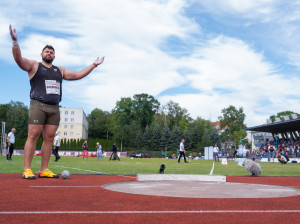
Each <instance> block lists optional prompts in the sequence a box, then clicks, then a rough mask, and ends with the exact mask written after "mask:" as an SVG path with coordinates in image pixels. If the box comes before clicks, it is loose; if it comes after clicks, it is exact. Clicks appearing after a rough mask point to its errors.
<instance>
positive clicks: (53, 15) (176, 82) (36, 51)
mask: <svg viewBox="0 0 300 224" xmlns="http://www.w3.org/2000/svg"><path fill="white" fill-rule="evenodd" d="M186 2H188V3H186ZM190 2H191V1H185V0H169V1H156V0H154V1H146V0H145V1H142V0H141V1H135V0H122V1H118V0H102V1H96V0H93V1H83V0H81V1H70V0H65V1H51V2H49V1H47V2H46V1H32V2H30V3H28V2H24V1H10V2H9V4H8V3H0V7H1V8H5V9H6V10H3V11H1V12H0V21H1V23H0V24H1V25H0V50H1V52H6V53H7V54H10V55H11V53H10V52H11V44H7V43H9V42H10V41H9V35H8V25H9V23H12V24H13V25H14V26H16V28H17V32H18V35H19V40H20V41H19V42H20V46H21V48H22V53H23V56H25V57H28V58H31V59H35V60H38V61H39V60H40V52H41V49H42V48H43V46H44V45H45V44H52V45H53V46H54V47H55V49H56V59H55V64H56V65H61V66H66V67H67V68H73V69H76V70H79V69H81V68H84V67H85V66H87V65H89V64H91V63H92V62H93V61H94V60H95V58H96V57H97V56H102V55H105V57H106V58H105V61H104V63H103V65H101V66H100V67H99V68H97V69H95V70H94V71H93V73H92V74H91V75H89V76H88V77H86V78H85V79H83V80H80V81H75V82H64V94H63V97H64V100H69V101H72V100H73V101H77V102H78V101H79V102H82V105H83V107H84V108H85V110H87V111H89V110H92V109H94V108H95V107H99V108H102V109H104V110H111V109H112V108H113V107H114V106H115V102H116V101H117V100H119V99H120V98H121V97H131V96H132V95H133V94H138V93H142V92H144V93H148V94H151V95H154V96H157V95H158V94H160V93H161V92H163V91H166V90H168V89H169V88H174V87H179V86H181V85H183V84H185V85H187V84H190V85H191V87H193V88H195V89H198V90H199V92H200V93H199V94H178V95H174V94H173V95H167V96H162V97H160V98H159V100H160V101H161V102H162V104H164V103H166V102H167V101H169V100H170V99H171V100H174V101H176V102H179V103H180V105H181V106H182V107H185V108H187V109H188V111H189V112H190V114H191V115H192V116H193V117H194V118H196V117H197V116H201V117H204V118H206V119H209V118H211V119H212V120H216V119H217V117H218V116H219V115H220V112H221V109H223V108H225V107H228V106H229V105H234V106H236V107H240V106H243V107H244V109H245V112H246V114H247V120H246V123H247V124H248V125H256V124H261V123H263V122H264V121H265V118H266V117H267V116H269V115H271V114H273V113H276V112H279V111H283V110H286V109H288V110H294V111H300V107H299V106H298V105H300V104H299V98H298V95H299V94H298V91H297V88H298V86H299V84H300V83H299V78H298V77H297V76H293V77H291V78H289V79H288V78H286V77H285V76H284V74H281V72H280V70H279V69H277V68H278V67H279V66H280V65H275V64H274V63H272V61H271V60H269V59H268V58H266V56H265V53H264V52H263V51H257V50H255V46H253V45H251V44H249V43H247V42H246V41H243V40H239V39H238V38H230V37H227V36H225V35H219V36H218V37H217V38H212V37H211V36H210V33H209V32H213V30H208V31H207V32H208V34H206V36H210V37H209V38H208V39H204V37H203V35H202V33H201V32H202V30H201V27H200V25H199V24H198V23H197V20H196V19H194V18H191V17H188V15H186V14H185V13H186V11H185V9H187V7H189V5H188V4H190ZM197 4H198V6H201V8H200V9H199V11H206V12H209V13H211V15H217V16H219V18H220V19H219V20H222V19H224V20H226V19H228V18H227V16H228V17H230V18H234V20H238V19H241V20H242V23H244V19H246V20H249V21H250V22H249V23H251V24H256V23H264V24H267V23H269V24H270V26H272V25H274V24H275V25H278V24H279V26H278V29H276V32H275V31H273V30H272V32H271V33H267V34H266V33H263V34H262V35H264V36H267V35H270V36H271V35H272V37H274V39H275V40H276V41H277V42H278V43H279V42H280V44H278V45H276V43H277V42H276V43H274V42H271V43H270V45H272V44H275V46H276V47H277V46H279V49H278V51H279V52H284V53H285V54H286V50H285V47H282V46H287V49H293V50H292V51H291V52H288V54H287V57H289V59H290V62H291V63H293V64H296V63H297V59H300V55H298V54H297V51H298V49H299V48H298V47H295V43H297V41H298V40H296V39H297V38H298V37H300V35H299V34H298V31H297V30H299V29H298V27H299V26H298V25H297V22H298V20H299V16H298V14H297V10H296V9H297V7H296V9H295V10H292V12H293V13H288V12H289V10H290V8H291V6H290V5H288V6H287V7H286V8H284V10H283V12H281V11H280V10H279V9H280V8H279V6H281V5H282V4H283V1H279V2H278V1H275V0H267V1H262V0H261V1H259V0H245V1H238V0H224V1H217V0H210V1H197ZM11 12H13V13H11ZM200 16H202V15H200ZM4 18H5V19H4ZM277 18H280V20H278V21H277V22H274V21H275V20H276V19H277ZM271 22H273V23H271ZM284 24H288V26H284ZM225 28H226V27H225ZM212 29H213V28H212ZM195 34H196V35H195ZM278 34H280V35H278ZM276 35H278V36H276ZM171 36H175V37H176V38H179V39H181V40H183V41H184V42H185V43H187V45H188V43H189V41H191V42H193V44H192V45H193V47H191V48H189V49H188V52H192V53H189V55H187V56H185V57H180V58H175V57H173V56H172V55H170V54H168V53H167V52H164V51H162V50H161V49H160V46H161V45H162V43H165V41H166V39H167V38H169V37H171ZM286 37H289V38H290V39H287V40H286V41H283V40H284V39H285V38H286ZM296 37H297V38H296ZM200 39H201V46H198V47H196V48H194V43H195V42H196V43H197V42H200ZM298 39H299V38H298ZM255 41H256V40H253V42H254V44H255ZM253 42H252V43H253ZM166 44H169V43H166ZM172 47H173V48H175V49H176V47H177V46H172ZM178 47H180V46H178ZM276 47H274V48H276ZM173 48H172V49H173ZM193 52H194V53H193ZM7 54H1V55H0V57H1V59H2V60H9V62H11V63H12V62H13V59H12V57H9V58H8V57H7V56H6V55H7ZM298 61H300V60H298ZM297 66H299V68H300V63H299V65H297ZM181 68H184V69H185V70H186V71H193V72H192V73H188V74H187V75H183V74H181V73H179V72H178V71H179V70H180V69H181ZM62 104H63V103H62Z"/></svg>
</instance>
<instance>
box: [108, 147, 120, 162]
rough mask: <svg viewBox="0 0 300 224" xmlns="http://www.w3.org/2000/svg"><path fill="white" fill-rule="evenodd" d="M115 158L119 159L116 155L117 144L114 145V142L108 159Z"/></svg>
mask: <svg viewBox="0 0 300 224" xmlns="http://www.w3.org/2000/svg"><path fill="white" fill-rule="evenodd" d="M116 159H118V160H119V161H120V158H119V156H118V146H117V145H116V143H114V144H113V146H112V154H111V156H110V158H109V160H116Z"/></svg>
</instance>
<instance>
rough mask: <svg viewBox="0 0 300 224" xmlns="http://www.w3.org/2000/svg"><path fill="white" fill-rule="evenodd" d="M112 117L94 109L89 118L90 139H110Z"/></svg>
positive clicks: (107, 113)
mask: <svg viewBox="0 0 300 224" xmlns="http://www.w3.org/2000/svg"><path fill="white" fill-rule="evenodd" d="M110 117H111V114H110V113H109V112H107V111H103V110H101V109H98V108H96V109H94V110H93V111H92V112H91V114H89V115H88V116H87V120H88V123H89V131H88V134H89V137H90V138H102V139H105V138H108V135H109V136H111V133H110V125H109V124H110Z"/></svg>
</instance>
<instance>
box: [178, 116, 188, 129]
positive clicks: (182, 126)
mask: <svg viewBox="0 0 300 224" xmlns="http://www.w3.org/2000/svg"><path fill="white" fill-rule="evenodd" d="M189 126H190V123H189V122H188V120H187V118H186V117H182V118H181V120H180V121H179V130H180V131H181V133H183V132H184V131H185V130H186V129H188V128H189Z"/></svg>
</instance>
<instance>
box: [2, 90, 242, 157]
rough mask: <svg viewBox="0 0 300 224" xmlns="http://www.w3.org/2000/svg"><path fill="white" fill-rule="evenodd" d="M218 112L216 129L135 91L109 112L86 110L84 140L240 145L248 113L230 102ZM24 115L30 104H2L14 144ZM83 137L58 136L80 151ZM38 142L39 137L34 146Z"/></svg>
mask: <svg viewBox="0 0 300 224" xmlns="http://www.w3.org/2000/svg"><path fill="white" fill-rule="evenodd" d="M221 114H222V115H221V116H220V117H219V120H220V124H221V128H222V129H223V130H224V131H222V132H221V134H220V132H219V130H216V129H215V128H214V127H213V126H212V124H211V121H209V120H206V119H203V118H201V117H197V118H196V119H192V118H191V116H190V114H189V113H188V111H187V109H185V108H182V107H181V106H180V105H179V104H178V103H176V102H173V101H169V102H167V103H166V104H165V105H161V103H160V102H159V101H158V100H157V99H155V98H154V97H153V96H151V95H148V94H146V93H142V94H136V95H134V96H133V97H124V98H121V99H120V100H119V101H117V102H116V105H115V107H114V108H113V110H112V111H104V110H102V109H99V108H95V109H94V110H92V111H91V113H90V114H88V116H87V120H88V123H89V130H88V136H89V137H88V143H89V146H90V147H91V148H94V147H95V146H96V142H100V144H102V146H103V148H104V149H110V148H111V146H112V144H113V142H117V144H118V146H119V148H121V146H122V149H123V151H127V150H130V151H131V150H146V151H149V150H151V151H153V150H154V151H161V150H165V151H176V150H178V149H179V143H180V140H181V139H182V138H184V139H185V140H186V141H185V148H186V149H187V150H190V151H194V152H203V150H204V147H205V146H210V145H214V144H218V145H219V147H221V145H222V144H221V143H224V142H227V143H228V144H227V145H230V144H231V145H234V144H237V145H238V144H240V142H241V141H243V139H244V138H245V137H246V135H245V132H244V131H243V130H242V129H243V128H244V127H245V124H244V120H245V117H246V115H245V114H244V111H243V108H242V107H241V108H238V109H237V108H235V107H234V106H229V107H228V108H224V109H223V110H222V111H221ZM27 120H28V108H27V107H26V106H25V105H24V104H23V103H21V102H14V101H11V102H10V103H8V104H0V121H5V122H6V133H8V132H9V131H10V129H11V128H12V127H14V128H16V129H17V132H16V134H15V135H16V139H17V140H16V144H17V145H16V146H18V147H21V146H22V145H24V144H25V141H26V137H27V126H28V124H27ZM83 140H84V139H80V140H62V143H61V149H62V150H64V149H68V150H69V149H74V150H80V149H81V146H82V142H83ZM41 142H42V140H41V139H39V141H38V144H37V149H39V148H40V147H41ZM228 147H229V146H228ZM21 148H22V147H21Z"/></svg>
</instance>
